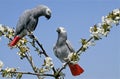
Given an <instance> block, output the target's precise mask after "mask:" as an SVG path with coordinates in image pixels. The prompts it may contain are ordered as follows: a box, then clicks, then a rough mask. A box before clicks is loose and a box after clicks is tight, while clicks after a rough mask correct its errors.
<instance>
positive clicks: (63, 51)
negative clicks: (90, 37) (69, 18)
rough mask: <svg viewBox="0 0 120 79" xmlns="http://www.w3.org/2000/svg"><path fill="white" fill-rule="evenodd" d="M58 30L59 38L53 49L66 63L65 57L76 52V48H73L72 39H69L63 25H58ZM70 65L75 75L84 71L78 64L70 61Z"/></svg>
mask: <svg viewBox="0 0 120 79" xmlns="http://www.w3.org/2000/svg"><path fill="white" fill-rule="evenodd" d="M56 31H57V32H58V39H57V42H56V44H55V46H54V47H53V51H54V54H55V56H56V57H57V58H59V59H60V61H61V62H62V63H65V62H66V60H65V59H66V58H68V55H69V54H70V53H74V52H75V50H74V49H73V47H72V45H71V43H70V41H68V40H67V32H66V30H65V29H64V28H63V27H58V28H57V30H56ZM68 66H69V68H70V70H71V73H72V75H73V76H77V75H80V74H81V73H83V72H84V70H83V69H82V68H81V67H80V66H79V65H78V64H72V63H69V64H68Z"/></svg>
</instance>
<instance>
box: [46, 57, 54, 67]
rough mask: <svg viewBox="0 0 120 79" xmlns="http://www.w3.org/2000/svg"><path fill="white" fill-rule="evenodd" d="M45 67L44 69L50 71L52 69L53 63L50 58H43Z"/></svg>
mask: <svg viewBox="0 0 120 79" xmlns="http://www.w3.org/2000/svg"><path fill="white" fill-rule="evenodd" d="M45 66H46V68H48V69H51V68H53V66H54V65H53V62H52V58H51V57H46V58H45Z"/></svg>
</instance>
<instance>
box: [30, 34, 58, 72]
mask: <svg viewBox="0 0 120 79" xmlns="http://www.w3.org/2000/svg"><path fill="white" fill-rule="evenodd" d="M30 38H31V39H33V40H35V42H36V43H37V44H38V46H39V47H40V48H41V50H42V53H43V54H44V55H45V57H49V56H48V55H47V53H46V51H45V50H44V48H43V46H42V44H40V42H39V41H38V40H37V39H36V38H35V36H34V35H33V34H31V35H30ZM52 70H53V72H54V74H55V73H56V70H55V68H54V67H53V68H52Z"/></svg>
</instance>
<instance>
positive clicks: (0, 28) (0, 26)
mask: <svg viewBox="0 0 120 79" xmlns="http://www.w3.org/2000/svg"><path fill="white" fill-rule="evenodd" d="M0 31H1V32H3V31H4V27H3V26H2V25H1V24H0Z"/></svg>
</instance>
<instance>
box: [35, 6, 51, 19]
mask: <svg viewBox="0 0 120 79" xmlns="http://www.w3.org/2000/svg"><path fill="white" fill-rule="evenodd" d="M33 12H34V14H35V16H36V17H39V16H45V17H46V18H47V19H50V17H51V10H50V8H48V7H47V6H45V5H39V6H37V7H35V8H34V9H33Z"/></svg>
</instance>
